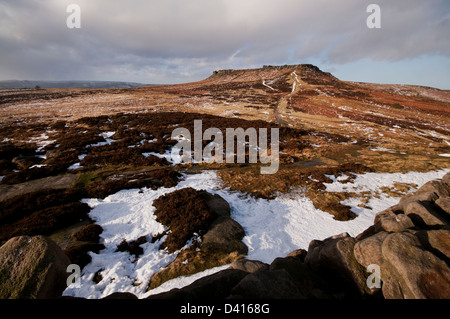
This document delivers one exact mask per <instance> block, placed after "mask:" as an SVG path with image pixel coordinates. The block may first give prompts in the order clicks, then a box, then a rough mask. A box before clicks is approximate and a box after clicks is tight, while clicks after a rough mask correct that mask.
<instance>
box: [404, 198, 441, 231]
mask: <svg viewBox="0 0 450 319" xmlns="http://www.w3.org/2000/svg"><path fill="white" fill-rule="evenodd" d="M405 214H406V215H407V216H408V217H409V218H410V219H411V220H412V221H413V223H414V225H416V226H418V227H426V226H444V225H445V224H446V221H445V219H444V218H443V216H440V214H439V213H438V212H437V211H436V210H435V209H433V207H432V206H431V205H429V204H426V203H423V202H411V203H409V204H408V205H406V208H405Z"/></svg>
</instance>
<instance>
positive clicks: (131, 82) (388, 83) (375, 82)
mask: <svg viewBox="0 0 450 319" xmlns="http://www.w3.org/2000/svg"><path fill="white" fill-rule="evenodd" d="M302 64H311V63H300V64H276V65H275V64H274V65H272V64H265V65H261V66H260V67H242V68H224V69H217V70H211V72H210V74H209V75H207V76H205V77H203V78H201V79H194V80H191V81H186V82H171V83H164V82H153V83H146V82H139V81H134V80H126V81H124V80H102V79H100V80H98V79H95V80H86V79H85V80H79V79H69V80H62V79H60V80H36V79H21V80H19V79H6V80H0V84H1V83H5V82H6V83H8V82H44V83H52V82H55V83H70V82H79V83H88V82H95V83H101V82H105V83H129V84H136V87H137V86H152V85H155V86H156V85H177V84H185V83H191V82H198V81H202V80H204V79H206V78H208V77H209V76H211V75H212V74H213V72H214V71H220V70H252V69H260V68H263V67H264V66H275V67H278V66H285V65H287V66H295V65H302ZM312 65H315V64H312ZM315 66H317V67H318V68H319V69H320V70H321V71H323V72H328V73H331V74H332V75H333V76H335V77H336V78H338V79H339V80H341V81H344V82H357V83H371V84H384V85H407V86H422V87H430V88H434V89H439V90H442V91H448V90H450V87H447V88H444V87H438V86H433V85H431V84H425V83H423V82H422V83H401V82H388V81H386V82H381V81H363V80H358V79H351V80H348V79H342V78H341V77H339V76H337V75H336V74H334V73H333V72H329V71H327V70H324V69H322V68H321V67H320V66H318V65H315ZM0 87H2V86H1V85H0ZM17 88H19V87H17Z"/></svg>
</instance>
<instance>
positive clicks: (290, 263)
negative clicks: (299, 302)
mask: <svg viewBox="0 0 450 319" xmlns="http://www.w3.org/2000/svg"><path fill="white" fill-rule="evenodd" d="M280 269H283V270H285V271H286V272H287V273H288V274H289V276H291V278H292V281H293V282H294V283H295V284H296V286H297V288H298V289H299V291H300V292H301V293H302V294H303V295H304V296H306V297H307V298H329V296H328V295H327V293H326V292H325V291H326V290H328V287H327V284H326V282H325V281H324V280H322V278H321V277H320V276H318V275H317V274H316V273H314V272H313V271H312V270H311V269H310V268H309V267H308V266H307V265H306V264H305V263H304V262H303V261H302V260H301V259H300V258H298V257H295V256H288V257H284V258H281V257H279V258H275V259H274V261H273V262H272V263H271V264H270V270H280Z"/></svg>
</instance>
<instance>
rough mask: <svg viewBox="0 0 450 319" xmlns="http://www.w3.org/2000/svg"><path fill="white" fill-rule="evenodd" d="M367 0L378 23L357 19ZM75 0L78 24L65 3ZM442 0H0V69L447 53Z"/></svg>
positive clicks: (169, 67) (185, 67)
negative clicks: (377, 11)
mask: <svg viewBox="0 0 450 319" xmlns="http://www.w3.org/2000/svg"><path fill="white" fill-rule="evenodd" d="M371 2H377V3H378V4H379V5H380V7H381V9H382V28H381V29H378V30H372V29H368V28H367V27H366V18H367V16H368V13H366V7H367V5H368V4H369V3H371ZM69 3H77V4H79V5H80V7H81V26H82V27H81V29H68V28H67V27H66V18H67V16H68V15H69V14H68V13H66V7H67V5H68V4H69ZM449 9H450V6H449V2H448V1H446V0H432V1H419V0H379V1H361V0H347V1H323V0H306V1H301V0H280V1H273V0H267V1H265V0H246V1H245V0H244V1H243V0H240V1H238V0H185V1H177V0H158V1H156V0H152V1H149V0H130V1H111V0H95V1H94V0H70V1H69V0H38V1H36V0H15V1H5V0H0V77H1V78H3V79H7V78H20V79H25V78H26V79H97V80H127V81H141V82H147V83H149V82H182V81H189V80H195V79H201V78H202V77H204V76H206V75H208V74H210V73H211V72H212V71H213V70H215V69H219V68H238V67H253V66H260V65H262V64H284V63H302V62H303V61H304V60H306V59H308V58H311V57H313V58H319V59H321V60H323V61H325V62H326V63H328V64H329V65H332V64H342V63H347V62H351V61H356V60H359V59H363V58H369V59H374V60H387V61H398V60H403V59H407V58H414V57H417V56H421V55H424V54H439V55H443V56H445V57H448V56H449V55H450V43H449V41H446V39H448V37H449V31H448V30H450V24H449V23H450V22H449V14H450V10H449Z"/></svg>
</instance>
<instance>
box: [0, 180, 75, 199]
mask: <svg viewBox="0 0 450 319" xmlns="http://www.w3.org/2000/svg"><path fill="white" fill-rule="evenodd" d="M77 178H78V175H75V174H66V175H62V176H50V177H45V178H41V179H36V180H32V181H29V182H25V183H20V184H15V185H0V201H4V200H7V199H10V198H13V197H15V196H18V195H23V194H28V193H33V192H37V191H40V190H43V189H49V188H50V189H62V188H68V187H70V186H72V184H73V182H75V180H76V179H77Z"/></svg>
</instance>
